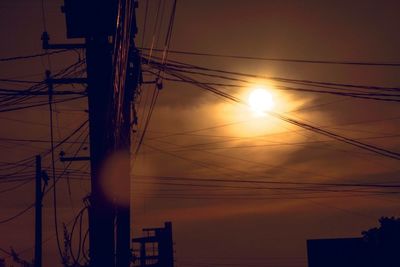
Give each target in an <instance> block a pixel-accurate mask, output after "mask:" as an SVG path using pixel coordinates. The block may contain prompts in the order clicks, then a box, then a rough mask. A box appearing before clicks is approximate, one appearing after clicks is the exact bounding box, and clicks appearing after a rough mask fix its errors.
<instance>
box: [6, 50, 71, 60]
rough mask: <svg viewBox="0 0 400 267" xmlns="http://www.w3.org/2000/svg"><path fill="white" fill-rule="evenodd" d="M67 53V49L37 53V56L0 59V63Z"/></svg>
mask: <svg viewBox="0 0 400 267" xmlns="http://www.w3.org/2000/svg"><path fill="white" fill-rule="evenodd" d="M67 51H69V50H68V49H64V50H55V51H51V52H46V53H38V54H33V55H25V56H15V57H7V58H0V62H6V61H13V60H24V59H31V58H36V57H43V56H47V55H55V54H60V53H65V52H67Z"/></svg>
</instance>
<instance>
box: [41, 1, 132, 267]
mask: <svg viewBox="0 0 400 267" xmlns="http://www.w3.org/2000/svg"><path fill="white" fill-rule="evenodd" d="M63 11H64V13H65V17H66V25H67V37H68V38H84V40H85V43H82V44H49V36H48V34H47V33H44V34H43V36H42V40H43V48H44V49H76V48H85V49H86V65H87V71H86V72H87V77H86V78H66V79H65V78H64V79H52V82H53V83H63V84H68V83H85V84H87V91H88V106H89V132H90V134H89V136H90V157H76V158H73V159H71V158H65V160H68V161H69V160H86V159H90V167H91V195H90V207H89V245H90V266H91V267H114V266H117V267H129V266H130V259H131V251H130V173H129V171H128V173H124V174H123V175H122V176H123V177H122V178H121V179H120V180H119V181H113V182H118V183H121V184H120V186H119V188H122V191H121V192H118V195H117V196H111V197H110V195H106V192H105V190H106V189H108V188H104V184H103V181H102V179H103V178H104V177H102V175H103V174H102V173H101V172H102V171H103V169H102V168H103V167H104V165H105V163H106V161H107V160H108V158H109V157H110V156H112V155H113V154H114V153H117V152H123V153H125V154H127V155H128V158H129V154H130V126H131V115H130V114H131V105H132V101H133V97H134V95H135V93H134V91H135V90H136V87H137V85H138V82H139V75H140V60H138V59H139V57H138V51H137V49H136V47H135V44H134V42H133V38H134V36H135V34H136V17H135V2H134V0H104V1H98V0H86V1H82V0H65V2H64V7H63ZM117 13H118V16H117ZM119 197H121V198H122V199H123V200H124V201H125V202H124V203H120V202H118V198H119ZM126 200H128V201H126Z"/></svg>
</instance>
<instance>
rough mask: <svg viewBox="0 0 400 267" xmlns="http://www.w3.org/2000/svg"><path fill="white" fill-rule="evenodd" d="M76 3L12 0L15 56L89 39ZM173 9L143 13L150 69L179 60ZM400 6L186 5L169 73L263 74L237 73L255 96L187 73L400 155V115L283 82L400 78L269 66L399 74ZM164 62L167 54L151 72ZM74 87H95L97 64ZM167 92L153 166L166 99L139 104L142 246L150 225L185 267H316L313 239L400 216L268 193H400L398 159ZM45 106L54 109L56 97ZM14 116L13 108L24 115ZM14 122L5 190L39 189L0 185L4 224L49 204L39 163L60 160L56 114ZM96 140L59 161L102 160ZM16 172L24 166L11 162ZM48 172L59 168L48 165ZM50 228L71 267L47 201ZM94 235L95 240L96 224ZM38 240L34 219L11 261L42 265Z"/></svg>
mask: <svg viewBox="0 0 400 267" xmlns="http://www.w3.org/2000/svg"><path fill="white" fill-rule="evenodd" d="M62 2H63V1H59V0H57V1H56V0H52V1H49V0H46V1H44V12H42V5H41V1H39V0H30V1H28V0H14V1H11V0H5V1H2V2H1V3H0V34H1V36H2V38H3V40H2V42H0V58H8V57H13V56H19V55H30V54H37V53H42V52H43V50H42V49H41V40H40V36H41V34H42V32H43V30H44V28H46V30H47V32H48V33H49V34H50V38H51V39H50V40H51V42H53V43H66V42H80V41H82V40H67V39H66V34H65V33H66V29H65V22H64V19H65V18H64V15H63V14H62V13H61V12H60V6H61V5H62V4H63V3H62ZM172 4H173V1H172V0H171V1H170V0H160V1H158V0H148V4H147V5H146V1H141V0H139V7H138V9H137V19H138V34H137V38H136V45H137V46H138V47H143V48H145V49H144V50H143V55H144V56H146V57H147V56H148V55H149V50H148V48H153V49H161V50H162V49H163V48H164V38H165V35H166V32H167V25H168V20H169V17H170V13H171V9H172ZM146 6H147V8H146ZM158 8H159V12H160V13H159V20H158V23H157V22H156V17H157V16H156V13H157V9H158ZM399 8H400V2H399V1H389V0H386V1H311V0H310V1H294V0H292V1H271V0H268V1H258V0H252V1H236V0H235V1H228V0H213V1H211V0H203V1H200V0H179V1H177V7H176V15H175V22H174V28H173V34H172V39H171V44H170V50H171V51H170V53H169V54H168V60H171V62H172V61H177V62H181V63H186V64H191V65H195V66H199V67H203V68H210V69H217V70H222V71H229V72H236V73H244V74H251V75H254V76H257V77H258V78H250V77H243V76H242V77H239V76H237V75H236V76H234V75H230V77H236V78H238V79H239V78H240V79H245V80H246V81H247V82H240V81H234V80H230V81H226V80H223V79H221V78H217V77H210V76H202V75H196V74H190V73H186V74H185V75H188V76H190V77H192V78H193V79H196V80H197V81H199V82H203V83H224V84H230V85H235V86H219V87H218V88H219V89H220V90H221V91H223V92H227V93H229V94H230V95H233V96H235V97H237V98H239V99H241V100H242V101H243V102H244V103H248V98H249V95H250V94H251V92H252V91H253V90H255V89H257V88H264V89H265V90H266V91H268V93H269V94H270V95H271V97H272V99H273V107H271V109H270V110H271V111H273V112H277V113H279V114H283V115H285V116H288V117H290V118H293V119H296V120H300V121H302V122H306V123H309V124H311V125H314V126H317V127H320V128H322V129H325V130H328V131H331V132H333V133H337V134H339V135H342V136H345V137H349V138H352V139H355V140H359V141H360V142H363V143H366V144H370V145H373V146H377V147H380V148H384V149H386V150H390V151H394V152H397V153H400V138H399V132H400V106H399V103H398V102H387V101H378V100H371V99H360V98H353V97H345V96H339V95H329V94H319V93H312V92H299V91H291V90H282V89H283V87H284V86H289V85H288V84H285V83H283V82H279V81H277V79H274V77H275V78H276V77H281V78H287V79H296V80H307V81H322V82H327V83H342V84H361V85H368V86H381V87H390V88H399V85H400V75H399V74H400V67H399V66H397V67H395V66H362V65H340V64H309V63H294V62H283V61H270V60H261V58H264V59H265V58H270V59H271V58H276V59H301V60H323V61H348V62H350V61H351V62H384V63H398V62H400V51H399V47H400V35H399V34H398V28H399V19H398V10H399ZM146 9H147V16H146ZM161 14H164V15H161ZM145 18H146V19H145ZM145 20H146V26H144V25H145ZM173 51H188V52H197V53H205V54H214V55H235V56H246V57H253V58H260V60H256V59H238V58H232V57H231V58H229V57H216V56H204V55H202V56H201V55H188V54H178V53H174V52H173ZM161 55H162V54H161V53H160V52H159V51H158V50H156V51H153V52H152V54H151V59H154V60H156V59H157V58H158V57H160V56H161ZM79 58H81V59H82V58H84V53H83V52H82V51H69V52H66V53H60V54H56V55H52V56H51V57H50V58H47V57H37V58H33V59H27V60H17V61H4V62H3V61H2V62H0V70H1V71H0V79H18V80H28V81H41V80H43V79H44V73H45V70H47V69H50V70H51V71H52V73H57V72H58V71H60V70H62V69H64V68H66V67H67V66H69V65H71V64H74V63H76V62H77V61H78V60H79ZM143 70H144V76H143V79H144V81H145V82H151V81H154V75H150V74H149V72H148V71H154V67H153V66H152V65H151V64H147V63H146V62H145V61H144V62H143ZM74 74H75V75H83V76H84V75H85V74H84V64H81V65H79V66H78V67H77V69H76V72H75V73H74ZM220 75H222V74H220ZM262 77H265V78H262ZM268 77H269V78H268ZM165 78H166V79H164V81H163V89H162V90H160V91H159V95H158V100H157V103H156V105H155V109H154V112H153V114H152V117H151V121H150V124H149V126H148V129H147V132H146V135H145V138H144V141H143V143H142V145H141V147H140V150H139V152H138V153H137V154H136V153H134V152H135V151H136V147H137V145H138V143H139V139H140V138H139V136H140V134H141V133H142V131H143V129H144V120H145V118H146V116H147V113H146V112H147V108H146V107H148V106H149V103H150V97H151V95H152V94H153V90H155V85H154V84H147V83H146V84H143V85H142V86H141V89H140V90H141V94H140V96H139V98H138V99H137V101H136V111H137V113H138V126H137V127H135V130H136V133H135V134H134V135H133V139H132V140H133V147H132V150H131V151H132V155H133V157H132V160H131V164H132V166H133V168H132V194H133V199H132V200H131V204H132V232H133V235H134V236H139V235H141V229H142V228H143V227H156V226H162V225H163V223H164V222H165V221H172V223H173V231H174V242H175V250H176V261H177V266H178V267H208V266H217V267H218V266H222V265H224V266H225V265H231V266H250V267H253V266H254V267H258V266H275V267H305V266H307V251H306V240H307V239H315V238H333V237H351V236H360V234H361V232H362V231H363V230H367V229H369V228H372V227H375V226H376V225H377V223H378V219H379V217H381V216H400V214H399V213H400V212H399V202H398V200H399V198H398V194H377V193H375V194H373V193H368V194H365V193H363V192H345V193H344V192H336V191H334V190H332V191H324V192H320V191H318V192H315V191H312V190H309V191H308V190H298V188H297V189H293V188H295V187H296V186H295V185H291V186H288V185H284V186H283V185H279V184H265V183H263V182H294V183H296V182H300V183H301V182H306V183H308V182H310V183H313V182H315V183H373V184H391V183H395V182H398V181H399V175H400V167H399V163H398V160H396V159H392V158H388V157H384V156H382V155H378V154H376V153H372V152H369V151H366V150H363V149H360V148H357V147H354V146H352V145H349V144H345V143H343V142H339V141H336V140H333V139H331V138H329V137H326V136H321V135H319V134H317V133H313V132H311V131H307V130H305V129H302V128H299V127H297V126H295V125H292V124H289V123H287V122H284V121H282V120H280V119H278V118H276V117H274V116H271V115H269V114H268V112H264V113H263V114H258V113H257V112H254V110H252V109H251V108H250V107H249V106H247V105H246V104H238V103H235V102H232V101H229V100H227V99H224V98H222V97H220V96H217V95H216V94H213V93H211V92H208V91H206V90H203V89H201V88H199V87H197V86H195V85H194V84H190V83H184V82H177V81H170V80H168V79H167V78H173V77H172V76H168V75H167V74H166V75H165ZM0 83H1V87H2V88H6V89H10V88H11V89H23V88H27V87H28V86H31V84H23V83H19V84H15V83H9V82H6V81H3V80H2V81H0ZM289 87H302V86H301V85H290V86H289ZM57 89H60V90H61V89H65V90H77V91H78V90H82V87H81V86H79V85H78V86H76V87H75V88H72V87H71V86H68V85H67V86H65V85H63V86H60V87H59V88H57ZM397 94H398V92H397ZM37 99H40V100H42V101H44V102H45V101H47V98H46V96H41V97H38V98H37ZM37 99H36V100H35V101H39V100H37ZM0 105H1V107H2V110H3V109H6V108H8V107H4V108H3V105H2V104H0ZM86 109H87V104H86V99H79V100H74V101H70V102H66V103H60V104H56V105H55V122H56V123H55V125H54V131H55V139H56V140H63V139H64V138H65V137H67V136H68V135H70V134H71V132H73V131H74V130H75V129H76V128H77V127H79V126H80V125H82V124H83V123H84V122H85V121H86V120H87V112H86V111H85V110H86ZM0 123H1V127H0V148H1V150H0V166H1V170H0V177H1V178H2V179H3V178H5V177H7V176H8V175H9V174H12V175H13V176H15V177H18V176H19V175H21V177H23V178H25V179H28V178H29V177H31V178H32V179H28V180H26V183H25V184H23V185H22V184H21V181H19V182H12V183H7V182H2V181H1V180H0V182H1V183H0V203H1V209H0V221H1V220H3V219H7V218H9V217H11V216H13V215H15V214H17V213H18V212H20V211H21V210H23V209H25V208H26V207H28V206H29V205H31V204H32V203H33V202H34V196H35V195H34V192H35V191H34V170H35V169H34V156H35V155H36V154H39V153H43V152H46V151H48V150H49V148H50V144H49V142H47V141H48V140H49V111H48V106H42V107H37V108H30V109H23V110H20V111H9V112H2V113H1V114H0ZM87 135H88V127H87V125H84V126H83V127H82V129H81V131H79V132H78V133H77V134H76V135H75V136H74V137H73V138H72V139H71V142H68V143H65V144H63V145H62V146H61V147H58V148H57V149H56V151H55V154H56V157H57V158H58V155H59V153H60V152H61V151H64V152H65V153H66V155H68V156H73V155H74V153H75V151H76V150H77V149H78V148H79V147H81V149H80V151H79V155H82V156H87V155H88V154H89V151H88V149H87V148H86V147H87V146H88V143H87V142H88V139H87ZM24 140H25V141H24ZM46 140H47V141H46ZM81 145H82V146H81ZM117 161H118V158H117ZM16 162H19V163H20V165H10V164H7V163H16ZM67 164H68V163H62V162H59V161H57V162H56V167H57V173H58V174H60V173H62V171H63V169H64V168H65V167H66V165H67ZM110 165H112V166H111V168H117V167H118V164H117V165H115V164H114V165H113V164H112V163H111V164H110ZM43 166H44V167H45V168H49V167H50V157H49V155H48V154H47V156H45V157H44V158H43ZM116 166H117V167H116ZM14 172H18V173H17V174H15V173H14ZM89 172H90V168H89V164H88V163H87V162H79V163H72V164H71V166H70V168H69V172H68V173H67V174H65V175H64V178H65V179H61V180H60V182H59V183H58V187H57V189H58V199H57V204H58V212H59V218H58V220H59V231H60V234H61V235H62V223H66V224H68V223H70V222H71V220H72V219H73V218H74V217H75V215H76V213H77V212H78V211H79V210H80V209H81V208H82V199H83V198H84V197H85V196H86V195H87V194H88V193H89V189H90V180H89ZM66 178H70V179H66ZM202 179H203V181H201V180H202ZM229 180H239V181H240V182H230V183H229ZM24 181H25V180H24ZM246 181H253V182H246ZM254 181H259V182H261V183H258V182H254ZM108 182H109V181H108ZM20 184H21V186H19V187H17V188H13V187H15V186H18V185H20ZM105 187H106V188H105V190H107V188H109V187H110V185H109V184H107V182H106V183H105ZM282 187H285V188H283V189H282ZM297 187H299V185H297ZM330 189H332V188H330ZM363 190H364V189H363ZM371 190H372V189H371ZM372 191H373V190H372ZM380 191H382V190H380ZM389 191H396V190H389ZM43 216H44V237H43V240H45V245H44V249H43V253H44V264H45V265H44V266H61V265H60V264H59V265H57V263H59V258H58V252H57V248H56V243H55V232H54V220H53V199H52V195H51V194H48V195H46V196H45V198H44V209H43ZM85 220H86V219H85ZM84 224H85V227H86V221H85V222H84ZM33 227H34V210H33V209H31V210H29V211H28V212H26V213H25V214H24V215H22V216H20V217H18V218H17V219H15V220H13V221H10V222H7V223H1V224H0V233H1V238H0V248H3V249H9V247H10V246H12V247H13V248H14V249H15V250H16V251H17V252H19V253H20V254H21V257H22V258H24V259H26V260H31V259H32V258H33V246H34V239H33V237H34V236H33V233H34V231H33ZM60 229H61V230H60ZM85 231H86V228H85ZM3 256H4V255H1V254H0V257H3Z"/></svg>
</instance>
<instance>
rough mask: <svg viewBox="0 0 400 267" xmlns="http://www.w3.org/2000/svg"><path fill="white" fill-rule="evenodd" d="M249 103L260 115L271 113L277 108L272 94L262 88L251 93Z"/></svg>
mask: <svg viewBox="0 0 400 267" xmlns="http://www.w3.org/2000/svg"><path fill="white" fill-rule="evenodd" d="M248 102H249V105H250V107H251V109H252V110H253V111H254V112H256V113H258V114H260V113H264V112H266V111H270V110H272V109H273V108H274V106H275V103H274V99H273V97H272V94H271V93H270V92H268V91H267V90H265V89H261V88H258V89H254V90H253V91H251V93H250V95H249V98H248Z"/></svg>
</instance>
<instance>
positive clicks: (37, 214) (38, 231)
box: [35, 155, 43, 267]
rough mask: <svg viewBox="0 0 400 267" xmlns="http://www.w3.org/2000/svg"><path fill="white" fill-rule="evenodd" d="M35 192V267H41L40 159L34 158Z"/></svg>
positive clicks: (41, 196) (41, 193)
mask: <svg viewBox="0 0 400 267" xmlns="http://www.w3.org/2000/svg"><path fill="white" fill-rule="evenodd" d="M35 180H36V185H35V186H36V189H35V190H36V192H35V196H36V197H35V267H42V199H43V192H42V158H41V156H40V155H37V156H36V177H35Z"/></svg>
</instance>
